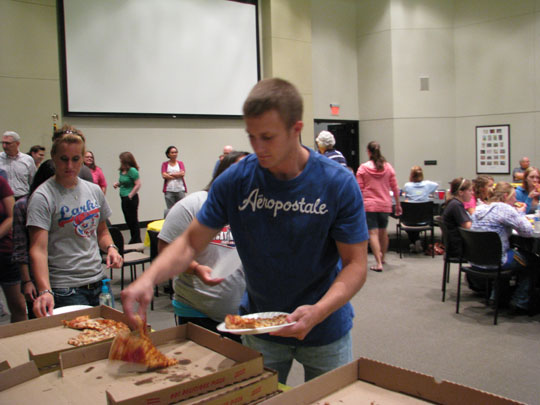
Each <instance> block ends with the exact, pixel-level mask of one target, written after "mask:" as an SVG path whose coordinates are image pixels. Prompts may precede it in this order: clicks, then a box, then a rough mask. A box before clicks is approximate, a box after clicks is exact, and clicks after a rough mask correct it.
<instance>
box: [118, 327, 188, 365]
mask: <svg viewBox="0 0 540 405" xmlns="http://www.w3.org/2000/svg"><path fill="white" fill-rule="evenodd" d="M139 321H140V322H139V330H138V331H136V332H133V333H128V332H121V333H119V334H118V335H117V336H116V337H115V338H114V340H113V343H112V345H111V350H110V351H109V360H121V361H126V362H129V363H138V364H143V365H145V366H147V369H148V370H156V369H159V368H165V367H169V366H173V365H175V364H177V363H178V361H177V360H176V359H171V358H169V357H167V356H165V355H164V354H163V353H161V352H160V351H159V350H158V349H157V348H156V347H155V346H154V344H153V343H152V340H150V338H149V337H148V334H147V332H146V328H145V327H144V326H143V323H142V321H141V320H140V319H139Z"/></svg>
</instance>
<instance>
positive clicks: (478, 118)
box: [0, 0, 540, 223]
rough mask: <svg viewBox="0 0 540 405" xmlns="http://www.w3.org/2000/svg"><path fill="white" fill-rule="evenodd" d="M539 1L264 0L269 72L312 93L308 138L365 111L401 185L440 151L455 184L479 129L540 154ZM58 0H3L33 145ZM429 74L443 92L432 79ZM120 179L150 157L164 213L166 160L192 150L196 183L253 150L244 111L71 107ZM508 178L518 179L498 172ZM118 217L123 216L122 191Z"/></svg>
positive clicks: (8, 114) (9, 67)
mask: <svg viewBox="0 0 540 405" xmlns="http://www.w3.org/2000/svg"><path fill="white" fill-rule="evenodd" d="M539 11H540V0H513V1H512V2H509V1H507V0H294V1H293V0H261V7H260V14H261V16H262V17H261V34H262V39H261V43H262V44H263V52H262V53H263V67H264V70H263V72H264V73H263V74H264V77H269V76H272V75H277V76H281V77H285V78H287V79H289V80H291V81H293V82H294V83H295V84H296V85H297V86H298V87H299V89H300V91H301V93H302V95H303V97H304V99H305V102H306V114H305V117H304V121H305V122H306V128H305V130H304V137H303V139H304V142H305V143H306V144H308V145H310V146H311V145H312V139H313V123H312V120H313V118H322V119H331V118H336V117H334V116H331V115H330V112H329V104H330V103H333V102H337V103H339V104H340V106H341V112H340V116H338V117H337V118H340V119H347V120H355V119H358V120H359V121H360V156H361V160H362V161H364V160H366V154H365V146H366V144H367V142H369V141H370V140H372V139H376V140H379V141H380V142H381V144H382V147H383V153H384V154H385V155H386V157H387V158H388V160H389V161H390V162H392V163H393V164H394V166H395V167H396V169H397V172H398V179H399V182H400V184H402V183H403V182H404V181H405V180H406V179H407V177H408V170H409V168H410V166H412V165H413V164H418V163H420V164H422V163H423V161H424V160H426V159H436V160H437V161H438V162H439V163H438V165H437V166H429V167H426V168H425V171H426V177H428V178H430V179H433V180H436V181H439V182H441V183H443V184H444V183H446V182H448V181H449V180H451V178H452V177H454V176H457V175H465V176H467V177H474V176H475V164H474V162H475V155H474V154H475V145H474V127H475V126H476V125H488V124H506V123H508V124H510V125H511V139H512V145H511V159H512V166H514V165H517V161H518V160H519V158H520V157H521V156H522V155H529V157H530V158H531V160H532V162H533V164H536V165H539V164H540V162H539V160H540V145H539V142H538V140H537V139H539V136H538V135H539V134H538V132H539V125H538V124H537V123H538V122H539V120H540V116H539V114H540V112H539V110H538V105H539V103H540V99H539V97H540V95H539V94H540V93H539V92H538V85H537V83H538V82H539V76H540V71H539V68H538V66H540V64H539V63H538V61H539V59H540V41H539V36H538V32H540V12H539ZM56 35H57V34H56V11H55V1H54V0H28V1H24V2H22V1H14V0H0V54H1V57H0V92H1V93H2V96H3V97H2V98H1V100H2V101H1V105H0V123H1V128H2V129H3V130H5V129H13V130H16V131H18V132H19V133H20V134H21V136H22V150H23V151H26V150H27V149H28V148H29V147H30V146H31V145H32V144H35V143H40V144H44V145H46V146H47V148H49V147H50V140H49V138H50V135H51V127H52V120H51V118H50V117H51V115H52V114H54V113H60V85H59V69H58V48H57V38H56ZM420 76H428V77H429V79H430V90H429V91H428V92H421V91H420V90H419V86H420V84H419V78H420ZM66 121H69V122H70V123H72V124H74V125H76V126H79V127H80V128H81V129H82V130H83V131H84V132H85V133H86V135H87V137H88V146H89V148H91V149H92V150H93V151H94V152H95V154H96V159H97V162H98V164H99V165H100V166H102V167H103V169H104V171H105V175H106V177H107V179H108V181H109V182H110V183H112V182H113V181H115V179H116V176H117V171H116V169H117V166H118V159H117V156H118V154H119V153H120V152H122V151H124V150H130V151H132V152H133V153H134V154H135V156H136V158H137V159H138V161H139V164H140V166H141V178H142V181H143V189H142V191H141V200H142V202H141V210H140V219H141V220H150V219H154V218H158V217H161V215H162V212H163V208H164V206H165V204H164V202H163V196H162V193H161V178H160V176H159V165H160V163H161V162H162V161H163V160H164V158H165V156H164V154H163V152H164V150H165V148H166V147H167V146H168V145H170V144H174V145H176V146H177V147H178V148H179V149H180V156H181V159H182V160H183V161H184V162H185V164H186V168H187V183H188V188H189V189H190V191H194V190H199V189H201V188H202V187H204V186H205V185H206V183H207V182H208V180H209V178H210V174H211V170H212V167H213V165H214V163H215V160H216V158H217V156H218V155H219V154H220V151H221V148H222V146H223V145H224V144H228V143H230V144H232V145H233V146H235V147H236V148H237V149H246V150H250V147H249V143H248V141H247V137H246V135H245V132H244V129H243V122H242V120H240V119H231V120H204V119H176V120H172V119H142V118H134V119H119V118H110V119H108V118H70V119H67V120H66ZM496 177H498V178H500V179H502V178H508V176H496ZM108 199H109V202H110V204H111V206H112V208H113V211H114V214H113V218H112V221H113V222H114V223H117V222H123V216H122V213H121V210H120V202H119V198H118V196H117V193H116V191H114V190H112V189H109V193H108Z"/></svg>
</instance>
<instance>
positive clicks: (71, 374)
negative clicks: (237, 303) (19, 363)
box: [1, 324, 277, 405]
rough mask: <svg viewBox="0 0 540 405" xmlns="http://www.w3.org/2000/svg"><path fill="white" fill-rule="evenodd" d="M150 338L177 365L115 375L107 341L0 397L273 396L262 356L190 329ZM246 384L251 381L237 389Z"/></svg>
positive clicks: (160, 399)
mask: <svg viewBox="0 0 540 405" xmlns="http://www.w3.org/2000/svg"><path fill="white" fill-rule="evenodd" d="M150 338H151V339H152V341H153V343H154V344H155V345H156V346H157V348H158V349H159V350H160V351H161V352H162V353H164V354H165V355H167V356H169V357H173V358H176V359H177V360H178V362H179V364H177V365H175V366H171V367H168V368H166V369H161V370H156V371H150V372H144V373H124V374H122V373H116V371H117V370H112V369H111V366H110V364H109V361H108V354H109V350H110V346H111V344H112V342H110V341H108V342H103V343H98V344H94V345H90V346H86V347H81V348H78V349H77V350H72V351H66V352H62V353H61V354H60V366H61V369H60V372H55V373H50V374H44V375H42V376H40V377H39V378H34V379H32V380H29V381H27V382H24V383H22V384H19V385H17V386H14V387H12V388H9V389H7V390H5V391H3V392H2V394H1V395H2V397H3V398H4V397H5V398H6V400H7V401H8V402H7V403H10V404H16V403H21V404H22V403H30V402H32V401H37V402H42V403H49V402H54V403H57V404H69V403H74V402H76V403H77V404H92V405H96V404H99V403H103V404H105V403H109V404H125V403H129V404H137V403H140V404H169V403H175V402H179V401H182V400H185V399H188V398H191V397H197V396H200V395H202V394H205V393H207V392H210V391H215V390H218V389H222V388H223V387H226V386H230V388H229V389H224V390H223V391H222V396H223V395H224V394H225V393H227V392H229V393H230V392H232V391H234V390H236V389H240V388H245V389H246V390H247V391H249V392H252V393H253V395H255V394H257V392H259V391H260V396H265V395H267V394H269V393H270V392H275V391H277V377H276V376H275V373H273V374H272V373H268V372H266V373H265V372H264V368H263V362H262V356H261V354H260V353H258V352H256V351H255V350H252V349H250V348H248V347H245V346H243V345H241V344H239V343H237V342H234V341H232V340H230V339H227V338H223V337H221V336H220V335H218V334H216V333H213V332H211V331H208V330H206V329H203V328H200V327H198V326H196V325H192V324H188V325H181V326H178V327H175V328H170V329H165V330H161V331H157V332H152V333H151V334H150ZM254 377H258V379H253V378H254ZM248 379H253V380H252V381H247V382H246V383H245V384H240V385H237V384H239V383H241V382H242V381H244V380H248ZM250 395H251V394H250ZM248 397H250V396H249V395H248V396H245V398H248ZM220 399H221V398H219V396H218V397H215V396H214V397H212V400H215V401H217V402H215V403H216V404H217V403H219V404H223V403H226V401H222V402H219V400H220ZM209 400H210V398H209ZM199 402H200V401H199ZM194 403H197V401H194ZM238 403H243V402H238Z"/></svg>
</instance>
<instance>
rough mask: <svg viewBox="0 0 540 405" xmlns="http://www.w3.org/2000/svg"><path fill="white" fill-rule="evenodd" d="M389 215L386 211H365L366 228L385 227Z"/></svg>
mask: <svg viewBox="0 0 540 405" xmlns="http://www.w3.org/2000/svg"><path fill="white" fill-rule="evenodd" d="M389 216H390V214H389V213H388V212H366V222H367V227H368V229H386V228H387V227H388V217H389Z"/></svg>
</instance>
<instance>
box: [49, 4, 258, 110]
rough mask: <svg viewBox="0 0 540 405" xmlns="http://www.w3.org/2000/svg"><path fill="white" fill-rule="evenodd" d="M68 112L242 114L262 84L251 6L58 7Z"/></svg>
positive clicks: (150, 5) (255, 23) (82, 5)
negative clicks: (248, 97) (253, 90)
mask: <svg viewBox="0 0 540 405" xmlns="http://www.w3.org/2000/svg"><path fill="white" fill-rule="evenodd" d="M58 21H59V24H60V25H59V31H60V39H61V40H60V57H61V61H62V64H63V68H64V69H63V80H62V81H63V106H64V114H65V115H120V116H126V115H132V114H133V115H138V114H144V115H168V116H176V115H189V116H217V117H223V116H240V115H241V113H242V111H241V110H242V103H243V101H244V100H245V98H246V95H247V94H248V92H249V90H250V89H251V87H253V85H254V84H255V83H256V82H257V80H258V79H259V63H258V38H257V35H258V34H257V31H258V27H257V6H256V1H250V2H237V1H228V0H152V1H148V0H92V1H88V0H63V1H61V2H59V19H58Z"/></svg>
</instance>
